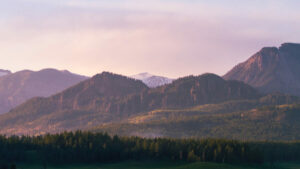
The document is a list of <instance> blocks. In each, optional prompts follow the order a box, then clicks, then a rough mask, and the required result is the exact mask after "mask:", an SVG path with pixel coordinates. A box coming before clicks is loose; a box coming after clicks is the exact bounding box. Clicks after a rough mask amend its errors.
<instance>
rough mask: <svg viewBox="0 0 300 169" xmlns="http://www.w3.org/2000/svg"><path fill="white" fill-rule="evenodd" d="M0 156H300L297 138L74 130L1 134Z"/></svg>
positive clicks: (69, 159)
mask: <svg viewBox="0 0 300 169" xmlns="http://www.w3.org/2000/svg"><path fill="white" fill-rule="evenodd" d="M0 159H1V160H2V162H6V163H11V164H13V163H18V162H31V163H34V162H42V163H44V164H47V163H74V162H75V163H77V162H80V163H87V162H89V163H90V162H117V161H124V160H173V161H187V162H196V161H203V162H218V163H263V162H267V161H269V162H273V161H288V160H294V161H300V143H298V142H293V143H283V142H282V143H271V142H257V143H254V142H242V141H236V140H225V139H169V138H155V139H149V138H140V137H118V136H110V135H108V134H107V133H92V132H82V131H76V132H64V133H60V134H46V135H41V136H31V137H30V136H21V137H19V136H10V137H6V136H0Z"/></svg>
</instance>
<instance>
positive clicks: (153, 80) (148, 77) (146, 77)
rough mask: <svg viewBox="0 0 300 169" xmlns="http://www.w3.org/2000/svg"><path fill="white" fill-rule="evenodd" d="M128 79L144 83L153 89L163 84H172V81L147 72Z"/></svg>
mask: <svg viewBox="0 0 300 169" xmlns="http://www.w3.org/2000/svg"><path fill="white" fill-rule="evenodd" d="M130 77H131V78H134V79H137V80H141V81H143V83H145V84H146V85H147V86H148V87H150V88H155V87H158V86H162V85H165V84H170V83H172V82H173V79H170V78H167V77H163V76H156V75H152V74H150V73H147V72H144V73H140V74H137V75H133V76H130Z"/></svg>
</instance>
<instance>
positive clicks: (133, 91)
mask: <svg viewBox="0 0 300 169" xmlns="http://www.w3.org/2000/svg"><path fill="white" fill-rule="evenodd" d="M299 46H300V44H292V43H285V44H282V45H281V46H280V47H279V48H276V47H265V48H262V49H261V50H260V51H259V52H257V53H256V54H254V55H253V56H252V57H251V58H250V59H248V60H247V61H245V62H244V63H241V64H239V65H237V66H235V67H234V68H233V69H232V70H231V71H229V72H228V73H227V74H226V75H224V76H223V77H220V76H218V75H215V74H210V73H207V74H203V75H199V76H186V77H183V78H179V79H177V80H172V79H169V78H165V77H160V76H154V75H151V74H148V73H141V74H138V75H134V76H131V77H126V76H122V75H118V74H114V73H110V72H103V73H101V74H97V75H95V76H93V77H92V78H87V77H82V76H80V77H81V78H80V80H78V81H77V82H75V81H72V82H74V83H72V84H71V83H70V87H65V89H63V88H61V89H60V90H61V91H60V92H58V93H57V92H55V93H56V94H50V93H46V94H45V93H43V94H44V95H42V96H43V97H35V98H32V99H30V100H28V101H26V102H24V103H23V104H21V105H19V106H17V107H15V108H13V109H11V110H10V111H9V112H8V113H5V114H3V115H0V133H2V134H8V135H11V134H17V135H22V134H25V135H36V134H45V133H47V132H50V133H56V132H62V131H65V130H77V129H81V130H91V131H102V132H109V133H111V134H118V135H135V136H136V135H138V136H144V137H197V138H201V137H217V138H230V139H232V138H235V139H247V140H251V139H253V140H296V139H300V137H299V135H300V132H299V131H300V130H299V129H300V123H298V120H299V119H300V116H299V115H298V114H299V113H298V112H299V111H300V106H299V105H300V98H299V97H297V96H299V95H300V92H299V86H300V83H299V76H297V75H298V74H299V73H300V72H299V70H300V69H299V67H300V62H299V57H300V48H299ZM44 71H45V72H48V73H49V71H50V70H44ZM51 71H54V70H51ZM41 72H43V71H41ZM54 72H56V73H57V71H56V70H55V71H54ZM58 72H59V73H60V74H64V73H66V74H68V75H70V74H71V73H69V72H62V71H58ZM35 73H37V72H35ZM48 73H46V74H43V76H42V77H44V78H45V81H46V80H47V79H48V80H49V79H51V76H49V74H48ZM15 74H17V73H12V74H8V75H4V76H2V77H0V86H13V85H7V84H4V83H2V84H1V81H2V79H6V80H3V81H4V82H6V81H7V78H8V77H11V76H12V75H14V76H16V75H15ZM72 75H74V74H72ZM77 76H78V75H76V77H77ZM20 77H23V78H24V77H26V74H21V75H20ZM38 77H40V76H38ZM54 77H57V75H55V76H54ZM65 78H66V77H65V76H62V78H61V80H60V82H62V81H65V80H64V79H65ZM30 79H31V80H29V81H33V80H32V79H38V80H37V81H41V80H40V78H30ZM52 79H53V77H52ZM46 82H47V83H49V84H50V83H51V82H50V81H46ZM14 84H18V85H19V88H20V84H25V83H23V82H22V81H16V83H14ZM39 84H40V83H39ZM49 84H47V85H46V86H47V87H49ZM53 85H54V86H53V87H55V86H57V84H53ZM50 86H51V85H50ZM26 88H29V89H32V90H33V91H35V89H40V88H39V87H38V85H36V84H34V83H28V87H26ZM21 89H22V88H21ZM5 90H8V89H5ZM5 90H0V92H1V91H3V92H4V91H5ZM14 91H18V90H16V89H14V90H11V91H10V92H9V94H11V93H13V92H14ZM25 91H28V90H25ZM29 91H31V90H29ZM53 92H54V91H53ZM20 93H24V92H20ZM293 95H295V96H293Z"/></svg>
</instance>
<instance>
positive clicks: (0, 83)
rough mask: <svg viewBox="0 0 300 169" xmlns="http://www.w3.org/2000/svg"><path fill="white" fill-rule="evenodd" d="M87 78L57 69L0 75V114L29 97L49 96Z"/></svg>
mask: <svg viewBox="0 0 300 169" xmlns="http://www.w3.org/2000/svg"><path fill="white" fill-rule="evenodd" d="M85 79H87V77H84V76H80V75H76V74H73V73H70V72H68V71H59V70H55V69H43V70H40V71H37V72H35V71H31V70H23V71H19V72H16V73H8V74H7V75H5V76H2V77H0V114H1V113H6V112H8V111H9V110H10V109H12V108H14V107H15V106H17V105H19V104H21V103H23V102H25V101H26V100H27V99H30V98H32V97H37V96H44V97H48V96H50V95H53V94H55V93H57V92H60V91H62V90H64V89H66V88H68V87H70V86H72V85H75V84H77V83H78V82H80V81H82V80H85Z"/></svg>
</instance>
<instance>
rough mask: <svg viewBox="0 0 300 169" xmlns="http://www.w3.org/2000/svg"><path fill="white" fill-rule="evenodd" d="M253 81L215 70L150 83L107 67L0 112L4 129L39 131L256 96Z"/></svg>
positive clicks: (117, 119)
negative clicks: (161, 83)
mask: <svg viewBox="0 0 300 169" xmlns="http://www.w3.org/2000/svg"><path fill="white" fill-rule="evenodd" d="M260 96H261V95H260V94H259V93H258V92H257V91H256V90H255V89H253V88H252V87H250V86H249V85H246V84H244V83H242V82H237V81H225V80H223V79H222V78H221V77H219V76H217V75H214V74H204V75H201V76H196V77H195V76H188V77H185V78H181V79H178V80H175V81H174V82H173V83H172V84H169V85H164V86H161V87H158V88H149V87H147V86H146V85H145V84H144V83H142V81H139V80H135V79H131V78H128V77H125V76H121V75H116V74H112V73H108V72H103V73H101V74H98V75H96V76H94V77H92V78H91V79H88V80H85V81H83V82H80V83H79V84H77V85H75V86H73V87H71V88H68V89H66V90H64V91H63V92H61V93H58V94H56V95H53V96H51V97H47V98H33V99H31V100H29V101H27V102H25V103H24V104H22V105H20V106H18V107H16V108H15V109H13V110H11V111H10V112H9V113H6V114H4V115H1V116H0V128H1V129H0V131H1V132H2V133H5V134H8V133H14V134H24V133H26V134H36V133H43V132H57V131H63V130H74V129H86V128H90V127H95V126H97V125H102V124H105V123H111V122H117V121H122V120H123V119H126V118H128V117H131V116H133V115H137V114H139V113H144V112H148V111H152V110H155V109H160V108H166V109H167V108H175V109H176V108H184V107H191V106H196V105H203V104H212V103H221V102H224V101H228V100H244V99H257V98H259V97H260Z"/></svg>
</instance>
